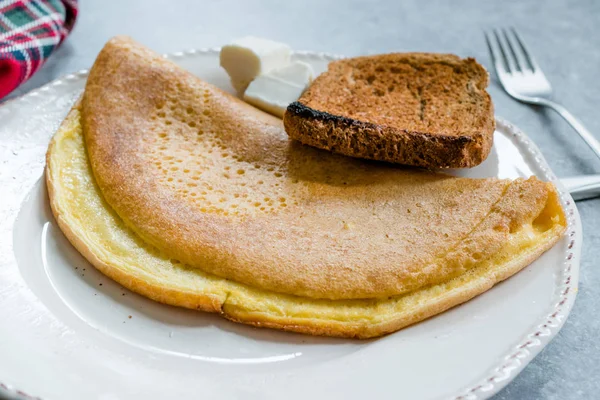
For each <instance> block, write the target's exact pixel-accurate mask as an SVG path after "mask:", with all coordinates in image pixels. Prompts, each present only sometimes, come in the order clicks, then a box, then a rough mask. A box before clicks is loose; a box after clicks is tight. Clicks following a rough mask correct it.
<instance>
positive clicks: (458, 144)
mask: <svg viewBox="0 0 600 400" xmlns="http://www.w3.org/2000/svg"><path fill="white" fill-rule="evenodd" d="M286 114H288V115H289V117H291V118H294V117H297V118H301V119H304V120H305V121H310V120H312V121H320V122H323V123H329V124H332V125H333V126H336V127H340V128H342V129H348V128H354V129H356V128H360V129H367V130H373V131H376V130H380V129H382V128H389V127H386V126H383V125H377V124H374V123H371V122H363V121H358V120H355V119H352V118H348V117H344V116H341V115H334V114H330V113H328V112H326V111H319V110H315V109H314V108H312V107H309V106H307V105H306V104H303V103H301V102H300V101H295V102H293V103H291V104H290V105H289V106H288V107H287V109H286ZM285 120H286V118H285V116H284V125H285V127H286V132H287V133H288V135H289V136H290V137H291V138H292V139H296V140H299V141H300V142H302V143H304V144H307V145H313V146H314V143H310V142H309V141H305V140H302V137H307V136H308V135H304V134H300V135H299V136H300V137H295V136H296V135H291V134H290V132H289V131H288V126H287V125H288V124H286V123H285V122H286V121H285ZM389 129H394V130H396V131H397V132H401V133H403V134H406V135H409V136H412V137H415V138H420V139H421V141H430V142H437V143H441V142H444V143H445V144H446V145H447V146H449V149H448V151H447V152H438V153H437V154H435V155H434V157H436V158H438V159H440V160H444V161H443V162H441V163H439V164H438V165H435V166H434V165H431V164H429V163H419V162H408V160H393V159H380V161H387V162H392V163H400V164H406V165H412V166H417V167H423V168H428V169H434V168H471V167H474V166H476V165H479V164H480V163H482V162H483V161H484V160H485V159H486V158H487V156H488V154H489V150H490V148H491V146H489V147H490V148H488V149H487V151H485V149H481V150H483V151H479V152H476V153H479V154H477V156H478V157H475V158H469V159H464V158H461V159H459V160H458V162H457V159H456V158H454V157H452V156H451V154H452V153H453V151H451V149H450V148H452V149H454V150H457V149H466V148H467V147H472V146H475V147H480V146H481V145H483V143H481V142H482V140H483V137H482V135H478V136H479V139H482V140H476V139H475V138H474V137H473V136H463V135H457V136H455V135H452V136H450V135H441V134H435V135H432V134H430V133H426V132H414V131H409V130H406V129H396V128H389ZM295 130H296V131H297V129H295ZM478 145H479V146H478ZM317 147H318V146H317ZM481 147H483V148H485V147H486V146H484V145H483V146H481ZM321 148H323V147H321ZM324 149H325V150H329V151H332V150H331V149H327V148H324ZM334 152H336V153H340V152H338V151H334ZM470 153H472V152H470ZM340 154H344V155H347V156H351V157H359V158H370V159H373V158H371V157H364V156H362V155H357V154H347V153H340ZM471 155H476V154H471Z"/></svg>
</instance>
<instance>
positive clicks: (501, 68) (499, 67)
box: [483, 31, 506, 75]
mask: <svg viewBox="0 0 600 400" xmlns="http://www.w3.org/2000/svg"><path fill="white" fill-rule="evenodd" d="M483 34H484V36H485V42H486V43H487V46H488V49H489V51H490V56H491V58H492V65H493V66H494V69H495V70H496V74H497V75H500V74H501V73H506V64H505V63H504V61H503V59H502V54H501V53H500V49H499V48H498V43H497V42H496V41H494V39H493V38H492V33H491V32H486V31H484V32H483Z"/></svg>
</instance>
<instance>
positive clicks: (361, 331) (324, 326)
mask: <svg viewBox="0 0 600 400" xmlns="http://www.w3.org/2000/svg"><path fill="white" fill-rule="evenodd" d="M54 145H55V141H54V139H52V141H51V142H50V145H49V148H48V152H47V155H46V165H47V167H46V171H45V176H46V183H47V187H48V195H49V199H50V206H51V209H52V213H53V214H54V216H55V218H56V221H57V223H58V225H59V227H60V229H61V230H62V231H63V233H64V234H65V236H66V237H67V239H68V240H69V241H70V242H71V244H72V245H73V246H74V247H75V248H76V249H77V250H78V251H79V252H80V253H81V254H82V255H83V256H84V257H85V258H86V259H87V260H88V261H89V262H90V263H91V264H92V265H93V266H94V267H95V268H97V269H98V270H99V271H100V272H102V273H103V274H104V275H106V276H108V277H109V278H111V279H113V280H114V281H116V282H118V283H119V284H121V285H122V286H124V287H126V288H128V289H129V290H131V291H133V292H136V293H138V294H140V295H143V296H145V297H147V298H149V299H152V300H154V301H157V302H160V303H164V304H168V305H172V306H179V307H184V308H189V309H195V310H201V311H206V312H216V313H219V314H220V315H222V316H223V317H225V318H227V319H230V320H232V321H235V322H240V323H245V324H249V325H253V326H257V327H269V328H275V329H281V330H285V331H293V332H299V333H306V334H311V335H323V336H337V337H348V338H359V339H367V338H372V337H376V336H381V335H384V334H387V333H391V332H394V331H396V330H399V329H401V328H404V327H406V326H408V325H411V324H414V323H416V322H419V321H422V320H424V319H427V318H429V317H431V316H433V315H436V314H439V313H441V312H444V311H446V310H448V309H450V308H452V307H454V306H456V305H459V304H462V303H464V302H466V301H468V300H470V299H472V298H473V297H475V296H477V295H479V294H481V293H483V292H485V291H487V290H488V289H490V288H491V287H492V286H494V285H495V284H496V283H498V282H501V281H502V280H504V279H507V278H508V277H510V276H512V275H513V274H515V273H516V272H518V271H520V270H521V269H522V268H524V267H525V266H527V265H529V264H530V263H531V262H532V261H534V260H535V259H537V258H538V257H539V256H540V255H541V254H542V253H544V252H545V251H547V250H548V249H550V248H551V247H552V246H553V245H554V244H555V243H556V242H557V241H558V240H559V239H560V238H561V237H562V235H561V234H560V233H562V231H564V229H566V226H564V225H562V226H558V225H557V226H554V227H553V228H552V229H553V230H557V229H560V230H561V232H557V234H555V235H552V236H547V237H546V240H545V241H543V242H540V243H538V244H537V245H536V246H533V247H530V248H528V249H526V250H525V251H524V252H522V253H520V256H519V257H516V258H514V259H513V260H511V261H510V262H508V263H506V264H504V265H502V266H501V267H499V268H497V269H495V270H493V271H490V272H489V273H488V274H486V275H483V276H478V277H476V278H475V279H473V280H470V281H469V282H468V283H466V284H464V285H462V286H460V287H458V288H455V289H453V290H450V291H448V292H445V293H443V294H442V295H440V296H436V297H433V298H430V299H428V301H426V302H424V303H421V304H420V305H419V307H418V309H417V310H415V309H410V310H403V312H402V313H399V314H398V315H397V317H396V318H393V319H392V320H388V321H385V322H381V323H377V324H369V323H356V322H343V321H339V320H323V319H315V318H311V319H309V318H295V317H284V316H280V315H274V314H269V313H266V312H264V311H261V310H246V309H243V308H241V307H239V306H234V305H231V304H228V303H227V298H225V299H224V300H222V299H221V298H217V297H216V296H210V295H207V294H204V293H197V292H183V293H182V292H181V291H178V290H174V289H172V288H169V287H168V285H155V284H149V283H147V282H145V281H143V280H141V279H138V278H136V277H134V276H132V275H130V274H127V273H124V272H122V271H121V270H119V269H118V268H116V267H114V266H113V265H111V264H109V263H106V262H104V261H102V260H100V259H99V258H98V257H97V256H96V255H95V254H94V253H93V252H92V251H91V249H90V248H89V247H88V246H87V245H86V244H85V242H84V241H82V240H81V239H80V238H79V237H78V236H77V235H76V234H75V233H74V232H73V230H72V229H71V227H70V226H69V224H68V223H67V222H66V220H65V219H63V218H62V214H63V212H67V211H65V210H62V209H61V207H60V204H59V203H58V201H57V200H56V198H55V195H54V193H55V186H54V182H53V180H52V172H51V168H52V167H51V165H52V164H51V163H50V158H51V155H52V151H53V148H54ZM548 185H550V184H548ZM549 200H550V201H554V202H555V203H558V197H557V194H556V191H555V190H554V189H553V188H552V193H551V194H550V198H549ZM561 208H562V207H561ZM300 299H301V298H300ZM334 302H335V301H334Z"/></svg>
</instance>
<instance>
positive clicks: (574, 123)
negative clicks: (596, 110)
mask: <svg viewBox="0 0 600 400" xmlns="http://www.w3.org/2000/svg"><path fill="white" fill-rule="evenodd" d="M537 100H538V101H537V103H538V104H540V105H543V106H547V107H550V108H551V109H553V110H554V111H556V112H557V113H558V114H559V115H560V116H561V117H563V118H564V119H565V120H566V121H567V122H568V123H569V125H571V127H572V128H573V129H575V132H577V133H578V134H579V136H581V138H582V139H583V140H584V141H585V142H586V143H587V145H588V146H590V149H592V151H593V152H594V153H596V156H598V158H600V142H599V141H598V139H596V138H595V137H594V135H592V134H591V133H590V131H588V130H587V129H586V127H585V126H583V124H582V123H581V122H579V120H578V119H577V118H575V116H574V115H573V114H571V113H570V112H569V111H568V110H567V109H566V108H564V107H563V106H561V105H560V104H558V103H555V102H553V101H550V100H547V99H542V98H538V99H537Z"/></svg>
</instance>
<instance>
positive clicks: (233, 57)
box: [220, 36, 291, 94]
mask: <svg viewBox="0 0 600 400" xmlns="http://www.w3.org/2000/svg"><path fill="white" fill-rule="evenodd" d="M290 54H291V49H290V47H289V46H288V45H286V44H283V43H278V42H274V41H272V40H267V39H260V38H256V37H252V36H248V37H244V38H242V39H237V40H234V41H233V42H232V43H231V44H228V45H226V46H223V48H222V49H221V54H220V63H221V67H223V68H224V69H225V71H227V73H228V74H229V77H230V78H231V83H232V85H233V87H234V88H235V89H236V90H237V91H238V93H240V94H241V93H243V92H244V90H246V88H247V87H248V85H249V84H250V82H252V81H253V80H254V79H255V78H256V77H257V76H259V75H261V74H266V73H268V72H269V71H271V70H274V69H277V68H281V67H285V66H286V65H289V63H290Z"/></svg>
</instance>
